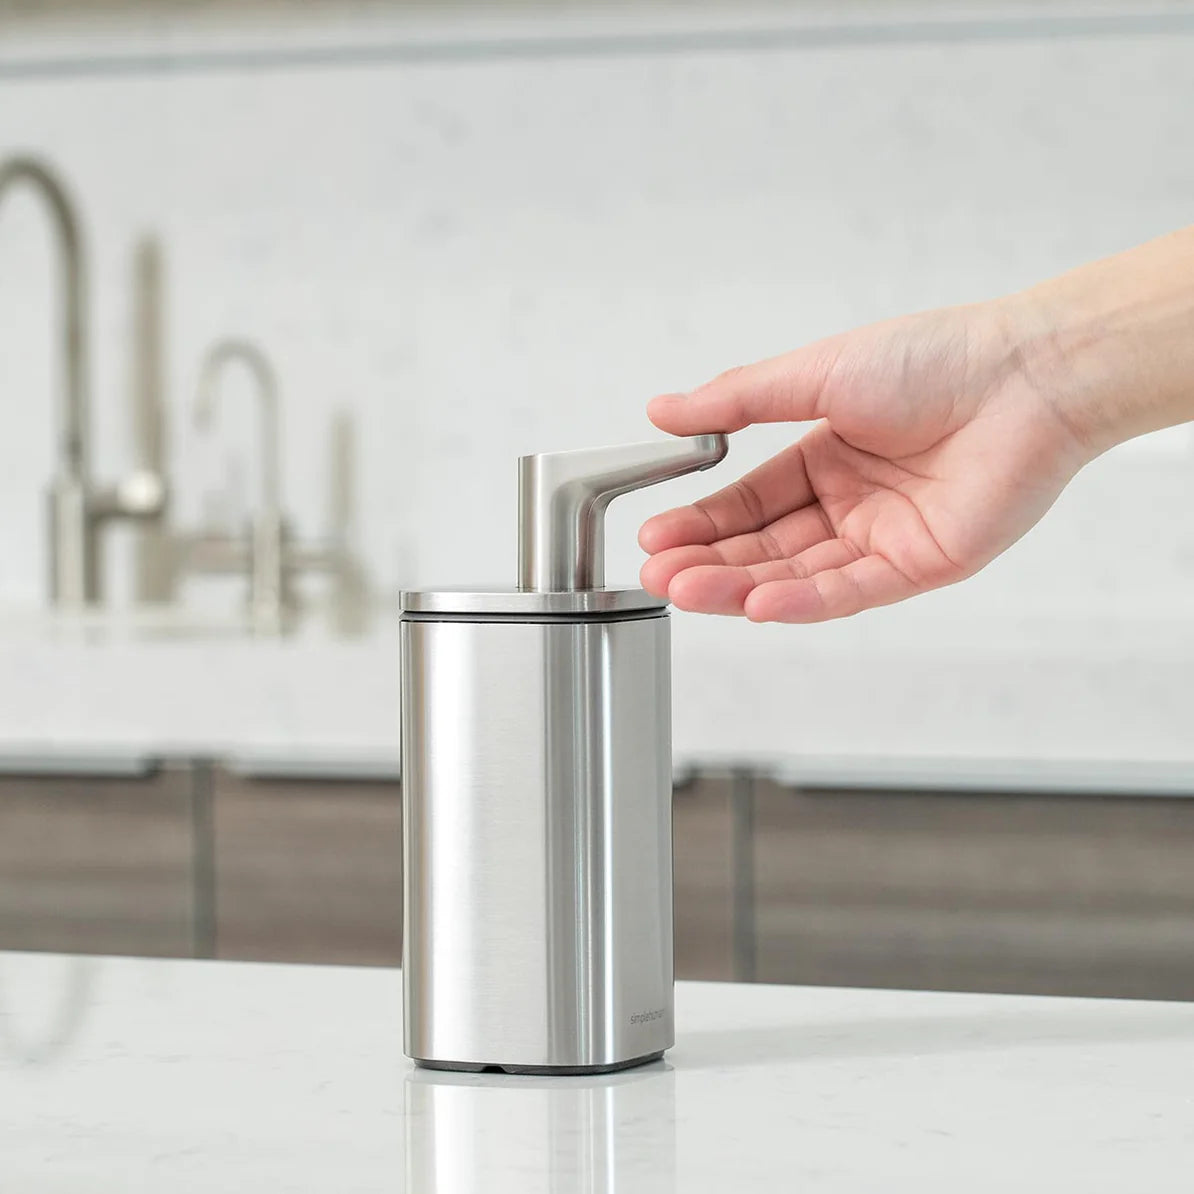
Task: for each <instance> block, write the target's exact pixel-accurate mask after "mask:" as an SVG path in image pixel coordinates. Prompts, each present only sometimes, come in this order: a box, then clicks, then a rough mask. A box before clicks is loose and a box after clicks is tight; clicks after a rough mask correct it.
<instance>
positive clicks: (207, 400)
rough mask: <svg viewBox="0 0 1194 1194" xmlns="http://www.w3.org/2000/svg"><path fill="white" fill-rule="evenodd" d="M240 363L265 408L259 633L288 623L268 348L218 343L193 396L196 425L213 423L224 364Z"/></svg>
mask: <svg viewBox="0 0 1194 1194" xmlns="http://www.w3.org/2000/svg"><path fill="white" fill-rule="evenodd" d="M233 363H240V364H241V365H243V366H244V367H245V368H247V369H248V370H249V372H250V373H251V374H252V376H253V379H254V381H255V382H256V386H257V398H258V402H259V404H260V409H261V431H260V437H261V438H260V452H261V456H260V460H261V507H260V509H259V510H258V512H257V515H256V517H255V518H254V519H253V521H252V524H251V526H250V546H249V577H250V579H249V602H250V621H251V623H252V626H253V629H254V631H255V632H257V633H259V634H279V633H281V631H282V630H283V629H284V622H285V613H286V609H285V607H286V594H285V592H284V581H285V578H284V575H283V558H282V556H283V541H284V538H285V533H286V532H285V527H284V524H283V520H282V482H281V469H280V467H279V453H280V449H279V412H278V384H277V380H276V379H275V377H274V371H273V369H272V367H271V366H270V363H269V361H268V360H267V359H266V357H265V354H264V353H263V352H262V351H261V350H260V349H259V348H258V347H257V346H256V345H255V344H252V343H251V342H249V341H248V340H237V339H226V340H221V341H219V342H218V343H217V344H215V345H214V346H213V347H212V348H211V349H210V350H209V351H208V354H207V356H206V357H205V358H204V360H203V365H202V368H201V370H200V374H199V389H198V394H197V397H196V400H195V425H196V427H199V428H201V429H207V428H209V427H210V426H211V423H212V419H213V416H214V413H215V402H216V394H217V393H218V386H217V384H216V383H217V381H218V379H219V377H220V375H221V373H222V372H223V370H224V369H225V367H226V366H228V365H230V364H233Z"/></svg>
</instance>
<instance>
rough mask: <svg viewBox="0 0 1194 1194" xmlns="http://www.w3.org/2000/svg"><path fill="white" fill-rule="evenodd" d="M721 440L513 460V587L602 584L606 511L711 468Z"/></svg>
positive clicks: (721, 452) (566, 588) (570, 588)
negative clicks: (622, 498)
mask: <svg viewBox="0 0 1194 1194" xmlns="http://www.w3.org/2000/svg"><path fill="white" fill-rule="evenodd" d="M728 450H729V444H728V442H727V440H726V437H725V436H724V435H720V434H718V435H694V436H690V437H688V438H684V439H670V440H652V441H650V442H649V443H644V444H620V445H618V446H616V447H611V448H584V449H581V450H580V451H577V452H545V453H540V454H539V455H536V456H523V457H520V459H519V461H518V587H519V588H520V589H522V590H523V591H524V592H525V591H531V592H552V593H563V592H575V591H576V590H578V589H599V588H602V587H603V585H604V584H605V535H604V522H605V508H606V506H608V505H609V504H610V502H611V501H612V500H613V499H614V498H616V497H618V496H619V495H621V494H623V493H629V492H630V491H631V490H633V489H643V488H645V487H646V486H648V485H655V484H656V483H657V482H659V481H670V480H671V479H672V478H673V477H682V476H683V475H684V474H685V473H693V472H697V471H698V470H700V469H707V468H711V467H712V466H713V465H715V464H717V463H718V462H719V461H721V460H724V459H725V455H726V452H727V451H728Z"/></svg>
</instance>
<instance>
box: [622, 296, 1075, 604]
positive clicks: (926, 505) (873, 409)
mask: <svg viewBox="0 0 1194 1194" xmlns="http://www.w3.org/2000/svg"><path fill="white" fill-rule="evenodd" d="M1014 343H1015V339H1014V337H1012V336H1010V335H1009V334H1008V331H1007V327H1006V323H1005V319H1004V316H1003V315H1002V313H1000V312H999V311H998V310H997V309H995V308H994V307H993V306H990V305H988V306H983V307H969V308H955V309H950V310H945V311H938V312H930V313H927V314H924V315H917V316H911V317H909V318H906V319H900V320H894V321H891V322H889V323H883V324H877V325H875V326H873V327H870V328H864V329H862V330H860V331H857V332H852V333H848V334H846V335H844V336H837V337H834V338H833V339H830V340H825V341H822V342H820V343H818V344H814V345H812V346H810V347H808V348H804V349H800V350H798V351H796V352H793V353H789V354H786V355H785V356H781V357H776V358H773V359H771V360H768V361H763V362H760V363H759V364H757V365H750V366H747V367H744V368H740V369H735V370H731V371H730V372H729V373H725V374H722V375H721V376H720V377H718V378H716V379H714V381H712V382H710V383H709V384H708V385H706V386H702V387H701V388H700V389H698V390H696V391H694V392H693V393H692V394H689V395H664V396H662V397H660V398H656V399H655V400H654V401H653V402H652V403H651V404H650V406H649V408H648V414H649V415H650V417H651V419H652V421H653V422H654V423H655V424H656V425H657V426H658V427H660V428H661V429H663V430H664V431H668V432H671V433H673V434H676V435H698V434H704V433H708V432H714V431H725V432H733V431H738V430H740V429H742V428H743V427H746V426H748V425H750V424H752V423H764V422H766V423H773V422H808V421H812V420H816V421H817V424H816V426H815V427H813V428H812V429H811V430H810V431H808V432H807V433H806V434H805V435H804V436H803V437H802V438H800V439H799V440H798V441H797V442H796V443H794V444H793V445H792V446H791V447H789V448H787V449H785V450H784V451H783V452H781V453H780V454H779V455H777V456H775V457H773V458H772V459H771V460H769V461H767V462H766V463H765V464H763V465H762V466H760V467H759V468H757V469H755V470H754V471H753V472H751V473H749V474H748V475H747V476H745V477H743V478H742V479H741V480H739V481H736V482H734V483H733V484H732V485H730V486H727V487H726V488H725V489H722V490H720V491H719V492H718V493H715V494H713V495H712V496H711V497H708V498H705V499H704V500H702V501H699V502H697V503H695V504H694V505H691V506H684V507H681V508H679V509H675V510H669V511H668V512H667V513H665V514H660V515H657V516H656V517H654V518H652V519H650V520H649V521H648V522H647V523H645V524H644V526H643V528H642V530H641V532H640V534H639V542H640V544H641V545H642V547H643V549H644V550H645V551H647V552H648V553H649V555H650V559H648V560H647V562H646V563H645V564H644V565H643V569H642V583H643V585H644V587H645V588H647V589H648V590H649V591H650V592H652V593H655V594H657V595H659V596H666V597H668V598H670V600H671V601H672V602H673V603H674V604H675V605H676V606H677V607H679V608H680V609H687V610H697V611H700V612H703V613H716V614H738V615H742V614H745V615H746V616H747V617H749V618H750V619H751V620H753V621H759V622H771V621H775V622H814V621H821V620H823V619H827V618H837V617H844V616H846V615H849V614H854V613H857V612H859V611H860V610H863V609H868V608H870V607H872V606H877V605H885V604H888V603H890V602H893V601H899V600H902V599H903V598H906V597H910V596H912V595H914V594H916V593H920V592H924V591H926V590H929V589H934V588H938V587H940V586H942V585H946V584H951V583H952V582H954V581H957V580H961V579H963V578H964V577H966V576H969V575H971V574H972V573H974V572H976V571H977V570H978V569H979V568H981V567H982V566H983V565H984V564H986V563H987V562H989V561H990V560H991V559H993V558H994V557H995V556H996V555H998V554H999V553H1000V552H1001V551H1003V550H1004V549H1005V548H1007V547H1009V546H1010V545H1011V544H1012V543H1014V542H1015V541H1016V540H1017V539H1018V538H1020V536H1021V535H1023V534H1024V533H1025V531H1027V530H1028V529H1029V528H1030V527H1031V526H1032V525H1033V524H1034V523H1035V522H1036V521H1037V520H1038V519H1039V518H1040V517H1041V515H1042V514H1044V513H1045V511H1046V510H1047V509H1048V508H1049V506H1050V505H1051V504H1052V503H1053V501H1054V499H1055V498H1056V497H1057V495H1058V494H1059V493H1060V492H1061V490H1062V488H1063V487H1064V486H1065V485H1066V483H1067V482H1068V481H1069V480H1070V478H1071V477H1073V475H1074V474H1075V473H1076V472H1077V471H1078V469H1079V468H1081V467H1082V465H1083V464H1084V463H1086V461H1087V460H1088V459H1089V458H1090V455H1091V454H1092V453H1091V452H1090V451H1089V450H1088V449H1087V448H1086V446H1085V445H1084V444H1083V443H1082V442H1081V441H1080V439H1079V438H1078V437H1077V436H1076V435H1075V434H1074V433H1073V431H1072V430H1071V429H1070V428H1069V427H1068V426H1067V425H1066V423H1065V422H1064V420H1063V419H1062V418H1060V417H1059V416H1058V414H1057V413H1056V409H1055V407H1054V405H1053V404H1052V403H1051V402H1050V400H1049V398H1048V395H1047V394H1045V393H1043V392H1042V391H1041V389H1040V387H1039V386H1038V385H1036V384H1034V382H1033V380H1032V379H1031V378H1030V377H1028V376H1026V374H1025V372H1024V370H1023V369H1022V368H1021V367H1020V358H1019V355H1018V354H1017V353H1016V352H1015V351H1014V350H1013V349H1012V348H1011V347H1010V345H1012V344H1014Z"/></svg>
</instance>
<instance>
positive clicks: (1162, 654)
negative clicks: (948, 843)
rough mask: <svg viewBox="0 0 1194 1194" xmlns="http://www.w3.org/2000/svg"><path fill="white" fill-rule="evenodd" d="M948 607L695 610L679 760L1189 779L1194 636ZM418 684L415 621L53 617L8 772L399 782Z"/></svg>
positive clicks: (18, 708)
mask: <svg viewBox="0 0 1194 1194" xmlns="http://www.w3.org/2000/svg"><path fill="white" fill-rule="evenodd" d="M931 596H932V595H930V598H931ZM930 598H925V599H922V602H921V606H922V607H927V608H924V609H923V611H918V610H917V609H915V608H913V609H905V608H903V607H894V608H893V609H892V610H880V611H875V613H874V616H871V615H868V616H867V618H865V619H857V620H853V619H852V620H847V621H846V622H843V623H840V624H837V623H831V624H827V625H824V626H814V627H786V626H748V625H746V624H744V623H742V622H740V621H735V620H731V619H709V618H697V617H694V616H691V615H676V616H675V617H674V619H673V706H674V710H673V723H674V735H673V744H674V753H675V756H676V759H677V763H678V765H679V766H681V767H684V766H685V765H687V764H689V763H692V762H694V761H700V762H701V763H710V762H711V763H715V764H716V763H719V762H720V763H723V764H732V763H735V762H739V761H742V760H750V761H752V762H753V761H765V760H782V761H785V765H786V764H787V763H791V762H792V761H795V763H794V765H795V770H796V772H800V771H801V770H802V769H803V771H804V772H807V771H809V769H810V768H811V769H812V770H814V771H815V770H817V769H818V768H819V767H821V765H822V763H823V762H824V761H825V760H830V761H831V766H832V768H833V770H834V771H835V772H840V771H841V766H842V764H843V763H851V765H852V766H853V770H854V772H856V773H857V774H858V776H859V777H860V778H859V782H868V779H869V776H870V774H871V772H876V773H882V772H884V771H887V770H891V769H892V767H893V766H898V765H899V764H900V763H901V761H902V762H903V763H904V764H905V765H906V766H905V769H907V767H911V768H912V769H913V770H915V771H917V772H920V771H923V770H924V767H923V765H922V764H923V761H924V760H930V766H931V765H932V764H931V760H933V759H938V760H940V766H941V767H942V768H944V771H946V772H949V773H950V774H951V775H953V774H955V773H957V774H961V773H968V774H970V775H971V776H972V778H977V782H979V783H980V784H981V781H982V774H978V775H977V776H976V774H975V773H976V772H979V773H983V774H985V773H988V772H992V773H996V772H998V773H1000V774H1002V772H1001V771H1000V769H1001V768H1002V771H1003V772H1005V771H1007V770H1008V768H1009V767H1010V768H1011V769H1012V770H1017V771H1021V770H1022V771H1024V772H1025V775H1026V776H1027V778H1026V779H1025V781H1024V784H1026V785H1027V786H1032V785H1033V784H1034V783H1035V782H1036V775H1037V773H1038V771H1039V772H1042V773H1046V774H1047V775H1050V776H1053V777H1054V778H1055V779H1056V775H1057V773H1058V772H1059V769H1060V770H1061V771H1064V772H1065V773H1066V777H1068V778H1066V779H1065V782H1066V783H1067V784H1069V785H1070V786H1072V787H1075V788H1078V789H1081V788H1083V787H1084V785H1085V783H1086V781H1085V779H1084V778H1083V777H1082V775H1080V774H1079V771H1081V770H1082V768H1087V769H1091V770H1093V771H1095V772H1101V771H1102V770H1103V769H1105V767H1107V766H1110V767H1111V768H1112V769H1113V770H1114V769H1116V768H1118V771H1119V772H1121V773H1123V774H1126V775H1127V776H1129V777H1131V776H1132V775H1133V774H1135V773H1136V772H1137V771H1140V770H1143V771H1148V770H1149V769H1150V768H1154V769H1155V768H1160V769H1161V771H1163V772H1165V774H1163V775H1160V777H1159V778H1150V777H1147V776H1146V777H1145V782H1144V787H1145V788H1147V789H1149V790H1151V789H1152V788H1154V787H1157V786H1158V784H1159V785H1160V786H1161V787H1162V788H1164V789H1166V790H1168V789H1169V788H1171V787H1172V786H1173V782H1171V780H1170V778H1169V772H1170V771H1173V772H1175V773H1176V774H1177V780H1176V781H1175V782H1176V783H1177V785H1178V787H1182V788H1184V787H1186V786H1188V781H1187V780H1186V779H1185V778H1184V777H1185V775H1187V774H1190V775H1194V743H1192V742H1191V739H1190V734H1189V726H1190V724H1191V719H1192V718H1194V685H1191V684H1190V682H1189V676H1190V674H1191V672H1192V671H1194V624H1190V625H1187V619H1185V618H1184V617H1178V616H1177V615H1175V614H1171V615H1169V616H1166V617H1163V618H1162V617H1158V618H1154V619H1145V620H1139V621H1136V622H1124V621H1115V620H1114V619H1110V618H1097V619H1089V618H1088V619H1081V618H1075V617H1065V616H1062V615H1060V614H1059V615H1058V616H1056V617H1052V616H1050V617H1038V618H1028V617H1024V618H1013V617H999V618H996V617H991V618H988V619H986V620H981V621H976V620H974V619H952V620H951V619H950V618H948V617H944V616H941V615H940V613H938V612H936V611H935V610H934V607H933V605H932V602H931V599H930ZM911 604H912V603H909V605H910V606H911ZM398 680H399V662H398V636H397V633H396V626H395V625H389V626H387V627H382V628H379V629H378V630H377V631H376V632H375V633H373V634H372V635H370V636H369V637H367V638H364V639H359V640H340V641H337V640H333V639H328V638H321V637H318V636H308V637H300V638H297V639H289V640H282V641H259V642H253V641H250V640H245V639H242V638H237V637H228V636H223V637H221V636H218V635H212V636H209V637H204V636H203V635H199V634H196V635H195V636H193V637H192V638H189V639H188V638H185V637H183V638H178V637H175V638H154V637H153V636H152V635H147V634H146V633H145V632H144V630H140V631H139V630H137V629H136V628H135V627H134V628H132V629H130V628H128V627H124V628H121V627H119V626H116V625H108V626H104V625H101V626H95V627H90V628H87V630H86V631H84V630H83V629H81V628H80V627H78V626H73V625H71V624H70V623H69V622H66V623H54V622H48V623H45V624H44V625H43V624H41V623H39V624H37V626H31V627H30V628H29V632H28V633H24V634H14V633H11V632H6V633H3V634H0V761H2V759H3V758H4V757H8V758H15V759H18V760H34V761H36V760H37V759H50V760H52V759H53V758H55V757H67V758H70V757H74V758H79V759H90V760H95V759H100V760H101V761H104V760H106V761H107V765H109V766H110V767H116V768H117V769H120V768H121V767H124V768H127V766H128V765H129V760H134V761H135V760H137V759H144V758H149V757H161V756H181V757H211V758H220V759H225V760H229V761H231V762H232V763H233V764H234V765H237V764H239V765H241V766H242V767H243V768H244V769H245V770H249V771H254V770H255V771H270V770H271V769H277V768H281V769H282V770H286V771H289V772H295V771H296V769H298V770H304V769H305V770H307V771H309V772H311V773H313V774H314V773H328V772H331V771H337V772H343V773H344V774H352V773H356V772H360V773H361V774H368V775H383V774H390V773H394V772H396V771H397V769H398V764H399V759H398V726H399V692H398ZM1074 761H1080V766H1079V767H1077V769H1076V768H1075V765H1074ZM951 782H952V781H951ZM1117 782H1118V781H1117ZM969 786H973V784H971V785H969ZM1021 786H1024V785H1023V784H1022V785H1021ZM1054 786H1056V785H1054Z"/></svg>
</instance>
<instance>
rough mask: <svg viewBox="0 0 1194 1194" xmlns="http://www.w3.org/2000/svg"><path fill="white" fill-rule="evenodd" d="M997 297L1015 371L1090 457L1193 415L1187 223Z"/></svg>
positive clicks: (1193, 284) (1191, 249) (1192, 263)
mask: <svg viewBox="0 0 1194 1194" xmlns="http://www.w3.org/2000/svg"><path fill="white" fill-rule="evenodd" d="M998 305H999V307H1000V311H1001V318H1002V321H1003V324H1004V326H1005V327H1007V328H1008V329H1009V331H1008V335H1009V336H1010V338H1011V343H1012V344H1013V346H1014V353H1013V359H1014V360H1015V361H1016V364H1017V371H1018V373H1019V375H1020V376H1021V378H1022V379H1023V381H1024V382H1026V383H1027V384H1028V385H1029V386H1030V387H1031V388H1032V389H1033V390H1034V391H1035V392H1036V393H1037V395H1038V396H1039V397H1040V399H1041V400H1042V401H1043V402H1045V403H1046V405H1047V407H1048V409H1049V410H1050V411H1051V412H1052V413H1053V414H1054V415H1055V416H1056V418H1057V419H1058V420H1059V421H1060V422H1061V423H1062V424H1063V425H1064V426H1065V427H1066V428H1067V430H1068V431H1069V432H1070V433H1071V434H1072V436H1073V437H1074V439H1075V440H1076V441H1077V442H1078V444H1079V445H1080V446H1081V447H1082V449H1083V450H1084V451H1085V452H1086V453H1088V454H1089V455H1090V456H1091V457H1092V458H1093V457H1094V456H1097V455H1099V454H1100V453H1102V452H1105V451H1106V450H1107V449H1108V448H1111V447H1113V446H1114V445H1116V444H1118V443H1122V442H1123V441H1124V440H1128V439H1131V438H1133V437H1134V436H1137V435H1142V434H1145V433H1147V432H1149V431H1156V430H1159V429H1160V428H1162V427H1169V426H1173V425H1175V424H1178V423H1183V422H1186V421H1188V420H1190V419H1194V229H1187V230H1185V231H1184V232H1180V233H1175V234H1173V235H1171V236H1167V237H1163V238H1161V239H1160V240H1157V241H1152V242H1150V243H1149V244H1146V245H1142V246H1140V248H1138V249H1133V250H1131V251H1129V252H1127V253H1122V254H1120V255H1118V256H1116V257H1111V258H1108V259H1106V260H1105V261H1099V262H1095V263H1094V264H1093V265H1089V266H1085V267H1083V268H1081V269H1078V270H1074V271H1073V272H1071V273H1068V274H1064V275H1062V276H1061V277H1059V278H1056V279H1053V280H1051V281H1049V282H1045V283H1042V284H1041V285H1039V286H1035V287H1033V288H1032V289H1030V290H1027V291H1023V292H1021V293H1020V294H1016V295H1011V296H1009V297H1008V298H1006V299H1002V300H998Z"/></svg>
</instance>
